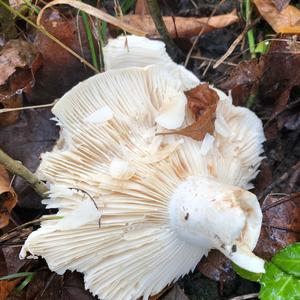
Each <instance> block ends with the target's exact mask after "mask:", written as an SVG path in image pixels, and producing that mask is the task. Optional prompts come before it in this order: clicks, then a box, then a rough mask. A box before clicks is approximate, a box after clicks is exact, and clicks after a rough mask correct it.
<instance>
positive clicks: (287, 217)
mask: <svg viewBox="0 0 300 300" xmlns="http://www.w3.org/2000/svg"><path fill="white" fill-rule="evenodd" d="M262 210H263V227H262V230H261V234H260V238H259V241H258V243H257V245H256V248H255V253H256V254H257V255H259V256H261V257H263V258H265V259H271V257H272V256H273V255H274V254H275V253H276V252H277V251H278V250H280V249H282V248H284V247H286V246H287V245H289V244H292V243H294V242H297V241H299V240H300V219H299V215H300V193H294V194H290V195H287V196H284V197H281V198H278V197H275V196H268V197H266V199H265V201H264V203H263V204H262Z"/></svg>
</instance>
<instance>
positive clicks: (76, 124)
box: [20, 37, 264, 300]
mask: <svg viewBox="0 0 300 300" xmlns="http://www.w3.org/2000/svg"><path fill="white" fill-rule="evenodd" d="M128 38H129V42H128V44H129V45H130V41H131V38H130V37H128ZM134 39H136V37H134ZM147 43H148V41H147ZM151 43H152V42H151ZM151 43H150V42H149V44H151ZM155 43H156V42H155ZM156 45H157V44H156ZM159 45H161V44H159ZM141 48H142V46H141ZM158 48H159V47H158ZM134 49H135V48H134ZM134 49H133V51H135V50H134ZM159 49H160V48H159ZM155 51H156V50H155ZM155 51H154V50H153V51H152V52H155ZM111 56H113V55H112V54H111ZM141 56H142V53H141ZM153 56H155V55H154V54H153ZM116 57H117V55H116ZM106 60H107V59H106ZM147 63H149V61H147ZM172 68H174V69H176V66H174V65H173V66H172ZM179 69H181V67H179ZM175 74H176V72H175ZM193 84H194V83H193ZM193 84H191V85H193ZM185 89H186V85H185V84H183V82H182V80H181V79H180V76H175V75H174V72H170V68H169V67H166V68H165V67H163V66H162V65H160V64H158V65H152V66H146V67H131V68H127V67H126V66H125V68H123V69H120V70H108V71H106V72H105V73H102V74H98V75H95V76H93V77H91V78H89V79H87V80H86V81H84V82H82V83H79V84H78V85H77V86H75V87H74V88H73V89H72V90H70V91H69V92H67V93H66V94H65V95H64V96H63V97H62V98H61V99H60V100H59V101H58V102H57V104H56V105H55V106H54V108H53V113H54V115H55V116H56V118H57V119H58V120H59V124H60V126H61V136H60V140H59V142H58V144H57V145H56V147H55V148H54V149H53V151H51V152H47V153H45V154H43V156H42V162H41V165H40V167H39V169H38V174H39V176H40V178H43V179H46V180H47V181H48V183H49V184H50V197H49V199H47V200H44V201H43V203H45V204H47V208H58V209H59V211H58V213H57V215H58V216H62V217H63V218H62V219H58V220H57V219H55V220H47V221H43V222H42V224H41V228H40V229H38V230H36V231H35V232H33V233H32V234H31V235H30V236H29V237H28V239H27V240H26V242H25V244H24V246H23V248H22V251H21V254H20V256H21V257H25V256H26V252H30V253H31V254H33V255H41V256H43V257H44V258H45V259H46V261H47V263H48V266H49V268H50V269H51V270H53V271H56V272H57V273H59V274H62V273H64V272H65V271H66V270H67V269H69V270H72V271H73V270H77V271H79V272H82V273H83V274H84V280H85V286H86V288H87V289H89V290H90V291H91V292H92V293H93V294H94V295H97V296H99V298H100V299H105V300H106V299H107V300H115V299H122V300H126V299H137V298H139V297H140V296H142V297H143V299H148V297H149V296H150V295H154V294H156V293H158V292H160V291H161V290H162V289H163V288H164V287H165V286H166V285H168V284H170V283H171V282H173V281H175V280H177V279H178V278H179V277H181V276H183V275H184V274H186V273H188V272H189V271H190V270H193V269H194V268H195V267H196V265H197V263H198V262H199V260H200V259H201V258H202V256H203V255H205V254H207V253H208V251H209V250H210V249H211V248H218V249H221V247H220V246H221V245H219V244H217V243H214V240H213V239H211V237H210V233H209V234H208V235H206V236H208V239H207V240H208V242H207V243H206V244H200V245H199V244H197V243H193V242H191V241H189V240H188V238H186V237H185V235H184V236H183V234H182V233H181V232H179V231H178V228H177V227H176V226H174V222H173V221H172V218H173V217H174V215H173V214H172V209H171V203H172V199H174V197H175V196H174V195H175V194H176V191H178V188H179V187H180V186H181V185H182V184H183V183H184V182H186V181H188V180H190V179H189V178H198V179H199V180H198V183H200V184H201V185H202V186H203V187H204V186H205V185H206V180H208V181H214V182H216V184H219V185H221V186H222V185H224V186H226V188H227V190H232V189H233V190H234V191H242V192H240V193H241V194H242V193H244V192H245V193H248V194H247V197H242V198H241V199H240V200H239V201H237V203H238V206H239V208H238V209H237V210H236V211H234V210H230V209H229V210H228V218H229V217H230V216H235V215H236V216H238V219H237V222H238V223H239V224H240V227H239V229H235V228H229V231H230V234H231V233H232V236H231V239H230V238H229V239H228V243H227V244H228V245H229V246H230V245H231V244H232V243H236V241H237V239H238V240H239V242H240V244H239V245H238V248H239V249H242V250H243V249H244V251H239V254H238V255H237V254H234V253H232V251H231V252H230V251H227V252H226V251H223V252H224V253H225V254H226V255H227V256H229V257H231V258H234V261H237V262H240V261H241V264H242V265H243V266H244V267H245V266H246V267H247V266H249V265H248V264H247V263H246V264H245V263H244V262H245V258H241V257H242V255H244V256H246V257H250V256H252V255H253V254H252V253H251V250H252V249H253V247H254V246H255V244H256V241H257V237H258V234H259V230H260V226H261V212H260V209H259V206H258V203H257V200H256V197H255V196H254V195H253V194H251V193H249V192H246V191H244V189H248V188H250V187H251V184H250V181H251V180H252V179H253V178H254V177H255V176H256V174H257V172H258V171H257V169H258V166H259V164H260V161H261V159H262V158H261V157H260V154H261V153H262V142H263V141H264V134H263V129H262V124H261V121H260V120H259V119H258V118H257V117H256V116H255V114H254V113H252V112H251V111H250V110H248V109H246V108H240V107H235V106H233V105H232V103H231V99H230V97H228V96H226V95H225V94H224V93H222V92H221V91H217V92H218V94H219V97H220V100H219V103H218V107H217V111H216V123H215V125H216V126H215V128H216V129H215V131H214V133H213V135H212V136H211V137H210V136H208V137H205V139H204V140H203V141H202V142H199V141H195V140H193V139H191V138H189V137H182V136H179V135H175V134H174V135H167V136H161V135H159V136H157V135H156V133H157V132H159V131H161V129H164V128H167V129H171V128H172V129H173V128H178V129H180V128H184V127H186V126H188V125H190V124H192V122H193V121H194V120H193V117H192V115H191V113H190V112H189V111H188V109H187V107H186V105H185V104H186V98H185V95H184V90H185ZM172 101H173V102H174V106H175V107H176V105H178V107H180V109H182V112H181V114H180V110H179V109H177V108H176V109H174V107H173V106H172V105H171V106H170V105H169V103H170V102H172ZM172 118H173V120H172ZM207 178H208V179H207ZM237 187H238V188H237ZM249 194H251V196H249ZM222 197H223V196H222ZM223 198H224V197H223ZM223 198H222V199H223ZM224 199H225V200H226V197H225V198H224ZM224 199H223V200H224ZM249 199H250V200H249ZM198 200H199V201H196V203H197V205H198V206H197V208H201V205H202V203H201V199H198ZM194 202H195V201H194ZM194 202H193V203H194ZM248 202H249V203H248ZM193 203H192V204H189V205H190V207H191V208H192V207H193V205H194V204H193ZM220 203H221V202H220ZM208 204H209V205H211V203H210V202H209V201H208ZM247 206H249V207H250V208H252V209H253V214H252V215H251V216H250V217H249V216H248V215H247V214H246V209H245V207H247ZM220 214H221V212H220ZM175 215H176V214H175ZM251 218H253V220H254V219H255V222H252V221H251V220H252V219H251ZM215 221H216V220H214V222H215ZM99 223H100V226H99ZM194 224H195V226H197V222H195V223H194ZM209 224H210V223H209V219H208V223H207V226H208V227H209ZM217 225H218V222H217V223H216V224H215V227H214V228H216V230H219V229H220V228H219V227H218V226H217ZM242 225H244V227H245V226H248V227H249V228H250V229H249V230H248V229H247V230H246V233H247V234H246V235H245V237H248V235H249V234H250V236H251V239H249V240H246V239H245V238H244V236H243V232H245V231H244V227H243V226H242ZM218 228H219V229H218ZM192 229H194V227H193V226H192ZM205 230H207V229H205ZM224 230H225V229H224ZM224 232H225V231H224ZM188 234H189V233H188ZM188 234H187V235H188ZM199 234H201V232H199ZM224 236H225V233H224ZM226 241H227V240H226ZM245 249H246V250H245ZM247 251H248V252H250V254H249V253H247ZM245 253H246V254H245ZM236 255H237V257H235V256H236ZM253 256H254V255H253ZM259 268H260V269H259ZM248 269H249V268H248ZM258 269H259V270H260V271H261V265H259V264H258V267H257V270H258Z"/></svg>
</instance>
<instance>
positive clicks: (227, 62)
mask: <svg viewBox="0 0 300 300" xmlns="http://www.w3.org/2000/svg"><path fill="white" fill-rule="evenodd" d="M191 58H192V59H197V60H203V61H207V62H217V60H216V59H213V58H209V57H205V56H201V55H191ZM222 64H224V65H228V66H232V67H236V66H237V65H238V64H235V63H232V62H229V61H223V62H222Z"/></svg>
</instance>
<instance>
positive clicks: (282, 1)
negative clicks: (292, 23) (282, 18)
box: [272, 0, 291, 11]
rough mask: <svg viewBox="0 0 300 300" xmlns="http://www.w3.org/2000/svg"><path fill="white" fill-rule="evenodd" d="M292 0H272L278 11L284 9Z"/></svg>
mask: <svg viewBox="0 0 300 300" xmlns="http://www.w3.org/2000/svg"><path fill="white" fill-rule="evenodd" d="M290 2H291V0H272V3H273V4H274V5H275V7H276V9H277V10H278V11H282V10H283V9H284V8H285V7H287V6H288V5H289V4H290Z"/></svg>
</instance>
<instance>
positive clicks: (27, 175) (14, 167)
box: [0, 149, 48, 198]
mask: <svg viewBox="0 0 300 300" xmlns="http://www.w3.org/2000/svg"><path fill="white" fill-rule="evenodd" d="M0 164H2V165H3V166H4V167H5V168H6V169H7V170H8V171H9V172H11V173H13V174H15V175H18V176H21V177H22V178H23V179H24V180H26V181H27V182H28V183H29V184H30V185H31V186H32V187H33V189H34V190H35V191H36V192H37V193H38V194H39V195H40V196H41V197H43V198H45V197H46V193H47V192H48V188H47V187H46V185H45V184H44V183H43V182H42V181H41V180H39V179H38V178H37V177H36V176H35V175H34V174H33V173H32V172H31V171H30V170H28V169H27V168H26V167H25V166H24V165H23V164H22V163H21V162H19V161H16V160H14V159H12V158H11V157H10V156H9V155H7V154H6V153H5V152H4V151H2V150H1V149H0Z"/></svg>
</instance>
